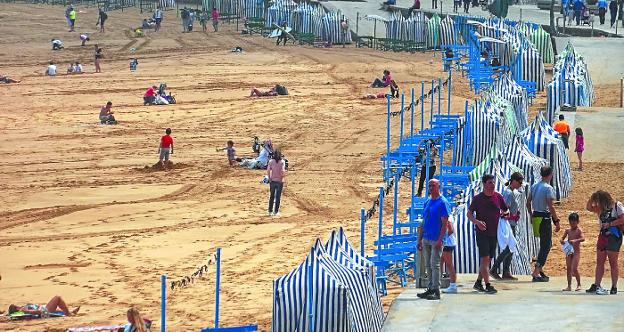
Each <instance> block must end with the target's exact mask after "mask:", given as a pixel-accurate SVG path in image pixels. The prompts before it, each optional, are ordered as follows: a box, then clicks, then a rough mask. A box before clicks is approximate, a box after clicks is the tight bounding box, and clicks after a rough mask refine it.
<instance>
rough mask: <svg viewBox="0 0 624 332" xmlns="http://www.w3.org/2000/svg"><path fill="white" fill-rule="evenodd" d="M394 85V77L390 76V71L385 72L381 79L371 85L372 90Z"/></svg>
mask: <svg viewBox="0 0 624 332" xmlns="http://www.w3.org/2000/svg"><path fill="white" fill-rule="evenodd" d="M391 84H392V76H390V71H389V70H387V69H386V70H384V71H383V77H382V78H381V79H379V78H376V79H375V80H374V81H373V84H371V86H370V87H371V88H385V87H388V86H390V85H391Z"/></svg>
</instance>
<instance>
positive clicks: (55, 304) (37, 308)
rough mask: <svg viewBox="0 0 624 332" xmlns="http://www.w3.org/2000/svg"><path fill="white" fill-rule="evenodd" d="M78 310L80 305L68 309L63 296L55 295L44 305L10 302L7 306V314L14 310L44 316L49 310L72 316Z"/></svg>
mask: <svg viewBox="0 0 624 332" xmlns="http://www.w3.org/2000/svg"><path fill="white" fill-rule="evenodd" d="M59 309H60V310H59ZM78 310H80V307H76V308H74V310H72V311H69V308H68V307H67V304H65V301H64V300H63V298H61V297H60V296H58V295H57V296H55V297H53V298H52V299H51V300H50V302H48V304H45V305H43V304H32V303H28V304H26V305H23V306H17V305H15V304H11V305H10V306H9V315H10V314H12V313H14V312H18V311H21V312H23V313H25V314H31V315H41V316H45V315H47V314H48V313H50V312H56V311H62V312H63V313H64V314H65V316H74V315H76V314H77V313H78Z"/></svg>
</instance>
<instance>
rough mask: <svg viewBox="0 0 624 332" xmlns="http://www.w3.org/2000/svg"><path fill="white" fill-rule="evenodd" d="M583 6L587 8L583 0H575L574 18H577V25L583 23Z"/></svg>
mask: <svg viewBox="0 0 624 332" xmlns="http://www.w3.org/2000/svg"><path fill="white" fill-rule="evenodd" d="M583 8H585V4H584V3H583V0H575V1H574V19H575V20H576V25H579V24H581V13H582V12H583Z"/></svg>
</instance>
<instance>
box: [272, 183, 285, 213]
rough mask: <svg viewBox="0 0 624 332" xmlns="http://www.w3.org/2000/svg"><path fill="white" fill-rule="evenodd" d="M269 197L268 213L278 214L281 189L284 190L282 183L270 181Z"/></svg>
mask: <svg viewBox="0 0 624 332" xmlns="http://www.w3.org/2000/svg"><path fill="white" fill-rule="evenodd" d="M269 187H270V189H269V190H270V196H269V213H271V212H275V213H278V212H279V208H280V199H281V198H282V189H284V183H283V182H277V181H271V183H270V184H269ZM273 204H275V210H273Z"/></svg>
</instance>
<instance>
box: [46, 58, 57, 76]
mask: <svg viewBox="0 0 624 332" xmlns="http://www.w3.org/2000/svg"><path fill="white" fill-rule="evenodd" d="M45 74H46V75H47V76H56V65H55V64H54V62H53V61H50V65H48V69H46V72H45Z"/></svg>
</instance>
